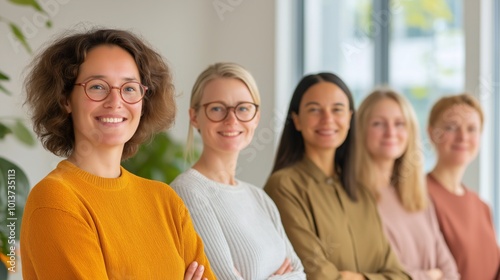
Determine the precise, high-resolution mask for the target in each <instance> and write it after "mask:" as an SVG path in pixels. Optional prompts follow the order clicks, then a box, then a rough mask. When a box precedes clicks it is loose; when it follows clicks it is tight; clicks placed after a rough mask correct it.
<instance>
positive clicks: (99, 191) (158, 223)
mask: <svg viewBox="0 0 500 280" xmlns="http://www.w3.org/2000/svg"><path fill="white" fill-rule="evenodd" d="M121 172H122V175H121V176H120V177H119V178H115V179H108V178H102V177H97V176H94V175H92V174H90V173H87V172H85V171H83V170H81V169H79V168H78V167H76V166H75V165H73V164H72V163H70V162H69V161H66V160H64V161H62V162H60V163H59V165H58V166H57V168H56V169H55V170H53V171H52V172H51V173H50V174H49V175H47V177H45V178H44V179H43V180H42V181H40V183H38V184H37V185H36V186H35V187H34V188H33V189H32V190H31V193H30V194H29V197H28V201H27V203H26V208H25V212H24V217H23V221H22V226H21V243H20V244H21V245H20V246H21V259H22V266H23V278H24V279H26V280H30V279H93V280H94V279H138V280H139V279H183V278H184V272H185V270H186V268H187V266H188V265H189V264H190V263H191V262H193V261H197V262H198V263H201V264H203V265H204V266H205V267H206V269H205V275H204V276H205V277H208V279H215V277H214V276H213V273H212V271H211V269H210V266H209V264H208V261H207V258H206V256H205V253H204V251H203V244H202V241H201V239H200V238H199V236H198V235H197V233H196V232H195V230H194V228H193V225H192V222H191V218H190V216H189V213H188V211H187V210H186V207H185V206H184V203H183V202H182V200H181V199H180V198H179V197H178V196H177V195H176V194H175V192H174V191H173V190H172V189H171V188H170V187H169V186H167V185H166V184H164V183H161V182H157V181H151V180H146V179H144V178H140V177H137V176H135V175H133V174H131V173H129V172H128V171H126V170H125V169H123V168H122V169H121Z"/></svg>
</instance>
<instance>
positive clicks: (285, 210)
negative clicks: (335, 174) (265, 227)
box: [264, 157, 410, 280]
mask: <svg viewBox="0 0 500 280" xmlns="http://www.w3.org/2000/svg"><path fill="white" fill-rule="evenodd" d="M264 190H265V191H266V192H267V193H268V194H269V196H270V197H271V198H272V199H273V200H274V202H275V203H276V206H277V207H278V209H279V211H280V215H281V219H282V222H283V226H284V227H285V230H286V233H287V235H288V238H289V239H290V241H291V243H292V245H293V247H294V248H295V252H296V253H297V254H298V256H299V257H300V259H301V260H302V264H303V265H304V270H305V272H306V274H307V279H318V280H319V279H321V280H323V279H341V276H340V273H339V271H343V270H347V271H352V272H358V273H362V274H363V275H364V276H365V277H366V278H367V279H410V277H409V276H408V275H407V274H406V273H405V272H404V270H403V268H402V266H401V265H400V264H399V261H398V260H397V258H396V256H395V255H394V253H393V252H392V250H391V247H390V245H389V242H388V241H387V239H386V237H385V235H384V232H383V229H382V224H381V221H380V218H379V216H378V211H377V206H376V203H375V201H374V199H373V197H372V196H371V195H370V193H369V192H368V190H365V189H362V188H359V189H358V192H357V198H358V201H357V202H354V201H352V200H351V199H350V198H349V196H348V195H347V193H346V192H345V191H344V189H343V188H342V187H341V185H340V182H339V181H338V180H336V179H333V178H330V177H327V176H326V175H325V174H324V173H323V172H322V171H321V170H320V169H319V168H318V167H317V166H316V165H315V164H314V163H313V162H312V161H311V160H309V159H308V158H307V157H304V159H303V160H301V161H299V162H297V163H295V164H294V165H292V166H290V167H287V168H284V169H281V170H279V171H277V172H275V173H273V174H272V175H271V177H270V178H269V179H268V181H267V183H266V185H265V187H264Z"/></svg>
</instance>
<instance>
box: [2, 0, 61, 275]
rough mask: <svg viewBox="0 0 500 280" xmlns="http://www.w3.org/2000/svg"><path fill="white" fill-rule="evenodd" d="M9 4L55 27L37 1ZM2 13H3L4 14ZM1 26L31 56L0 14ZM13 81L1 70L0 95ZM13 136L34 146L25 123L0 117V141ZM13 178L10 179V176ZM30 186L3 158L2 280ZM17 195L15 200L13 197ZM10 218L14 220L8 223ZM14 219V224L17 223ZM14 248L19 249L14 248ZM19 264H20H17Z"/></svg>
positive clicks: (10, 0) (16, 29)
mask: <svg viewBox="0 0 500 280" xmlns="http://www.w3.org/2000/svg"><path fill="white" fill-rule="evenodd" d="M4 1H6V2H8V3H11V4H13V5H18V6H26V7H28V8H32V9H34V10H35V11H36V12H38V13H41V14H44V15H46V16H47V20H46V22H45V26H46V27H47V28H50V27H52V22H51V21H50V17H49V14H48V13H47V12H46V11H45V10H44V9H43V8H42V7H41V6H40V5H39V4H38V2H37V1H36V0H4ZM4 11H5V10H2V11H1V12H4ZM0 23H1V24H5V25H7V26H8V28H9V29H10V31H11V33H12V34H13V35H14V37H15V39H17V40H18V41H19V42H20V43H21V45H22V46H23V47H24V49H25V50H26V52H28V53H29V54H31V53H32V50H31V47H30V45H29V43H28V40H27V39H26V36H25V35H24V33H23V32H22V29H21V28H20V27H19V26H18V25H17V24H16V23H15V22H13V21H11V20H9V19H7V16H6V15H3V14H0ZM2 42H3V43H6V42H9V40H2ZM9 80H10V77H9V75H8V74H7V73H5V72H4V71H3V70H1V69H0V92H2V93H4V94H6V95H8V96H12V92H10V91H9V90H8V89H7V88H6V87H5V86H4V83H5V82H8V81H9ZM9 134H12V136H14V138H15V139H16V140H18V141H19V142H21V143H22V144H24V145H27V146H34V145H35V139H34V137H33V135H32V134H31V132H30V130H29V129H28V128H27V127H26V125H25V124H24V123H23V119H22V118H16V117H5V116H1V117H0V140H4V139H5V137H6V136H8V135H9ZM9 175H10V176H9ZM29 189H30V184H29V182H28V178H27V176H26V174H25V173H24V171H23V170H22V169H21V168H20V167H19V166H17V165H16V164H15V163H13V162H11V161H10V160H8V159H6V158H3V157H0V194H1V195H0V223H1V226H0V255H3V256H0V259H1V260H2V261H0V280H4V279H7V277H8V270H7V267H8V262H7V263H6V261H7V260H9V258H10V257H9V254H10V255H12V254H16V255H18V254H19V252H18V251H17V249H16V251H15V252H13V253H12V250H11V246H12V245H13V242H15V241H17V240H19V236H20V229H21V219H22V216H23V211H24V205H25V203H26V199H27V196H28V193H29ZM9 191H11V192H13V193H15V195H14V198H15V199H14V200H13V199H12V198H13V197H12V196H10V195H11V194H12V193H9ZM11 201H15V207H14V208H12V207H9V206H10V205H9V202H11ZM8 218H12V219H10V220H8ZM14 218H15V220H14ZM13 221H15V224H16V229H15V231H14V232H11V231H10V230H9V228H8V227H7V225H8V222H13ZM13 248H17V247H16V246H14V247H13ZM16 261H19V260H16ZM16 271H17V270H16Z"/></svg>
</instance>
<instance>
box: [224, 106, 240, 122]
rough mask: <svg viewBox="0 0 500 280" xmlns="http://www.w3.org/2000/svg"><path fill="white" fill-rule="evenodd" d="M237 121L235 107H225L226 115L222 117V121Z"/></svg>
mask: <svg viewBox="0 0 500 280" xmlns="http://www.w3.org/2000/svg"><path fill="white" fill-rule="evenodd" d="M237 121H238V118H236V111H235V108H227V116H226V118H225V119H224V123H235V122H237Z"/></svg>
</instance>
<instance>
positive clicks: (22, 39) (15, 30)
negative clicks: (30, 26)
mask: <svg viewBox="0 0 500 280" xmlns="http://www.w3.org/2000/svg"><path fill="white" fill-rule="evenodd" d="M9 26H10V30H11V31H12V33H14V36H16V38H17V39H18V40H19V42H21V44H22V45H23V47H24V48H25V49H26V51H27V52H29V53H31V52H32V51H31V47H30V45H28V41H26V37H24V34H23V32H22V31H21V29H19V27H18V26H17V25H15V24H14V23H12V22H11V23H9Z"/></svg>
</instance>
